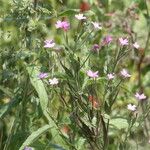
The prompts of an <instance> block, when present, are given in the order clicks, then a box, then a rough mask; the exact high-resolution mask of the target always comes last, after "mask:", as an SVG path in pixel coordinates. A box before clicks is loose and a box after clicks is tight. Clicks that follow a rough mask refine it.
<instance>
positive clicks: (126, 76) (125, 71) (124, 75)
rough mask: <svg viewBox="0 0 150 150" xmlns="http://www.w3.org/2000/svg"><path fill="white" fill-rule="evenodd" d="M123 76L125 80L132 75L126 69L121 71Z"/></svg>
mask: <svg viewBox="0 0 150 150" xmlns="http://www.w3.org/2000/svg"><path fill="white" fill-rule="evenodd" d="M120 73H121V75H122V76H123V77H124V78H130V77H131V75H130V74H129V73H128V71H127V70H126V69H122V70H121V71H120Z"/></svg>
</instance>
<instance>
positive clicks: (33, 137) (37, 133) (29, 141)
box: [19, 125, 51, 150]
mask: <svg viewBox="0 0 150 150" xmlns="http://www.w3.org/2000/svg"><path fill="white" fill-rule="evenodd" d="M50 128H51V126H50V125H45V126H43V127H41V128H39V129H38V130H37V131H35V132H33V133H32V134H31V135H30V136H29V137H28V138H27V139H26V140H25V142H24V143H23V144H22V146H21V147H20V148H19V150H23V149H24V148H25V147H26V146H28V145H30V144H32V143H33V142H34V141H35V140H36V139H37V138H38V137H40V135H42V134H43V133H44V132H46V131H47V130H49V129H50Z"/></svg>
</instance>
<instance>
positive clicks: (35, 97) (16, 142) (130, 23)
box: [0, 0, 150, 150]
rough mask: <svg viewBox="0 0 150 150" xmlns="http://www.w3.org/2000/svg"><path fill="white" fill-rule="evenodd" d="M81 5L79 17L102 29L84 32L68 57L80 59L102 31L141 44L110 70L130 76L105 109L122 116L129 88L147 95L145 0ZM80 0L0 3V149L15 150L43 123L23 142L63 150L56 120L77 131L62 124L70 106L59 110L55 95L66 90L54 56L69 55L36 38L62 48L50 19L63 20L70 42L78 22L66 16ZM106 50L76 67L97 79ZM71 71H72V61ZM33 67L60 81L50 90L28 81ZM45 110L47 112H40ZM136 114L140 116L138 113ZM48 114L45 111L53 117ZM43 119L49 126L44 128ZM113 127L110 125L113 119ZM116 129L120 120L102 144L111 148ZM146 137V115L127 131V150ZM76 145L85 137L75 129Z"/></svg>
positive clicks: (149, 61)
mask: <svg viewBox="0 0 150 150" xmlns="http://www.w3.org/2000/svg"><path fill="white" fill-rule="evenodd" d="M87 2H88V3H89V4H90V10H89V11H87V12H85V14H86V15H87V16H88V18H89V21H92V20H96V21H98V22H101V23H102V26H103V30H102V31H100V32H98V33H97V34H95V35H94V40H93V37H92V36H91V37H89V39H88V42H87V44H84V45H83V46H82V47H81V48H78V51H77V52H76V56H78V57H80V56H83V57H81V62H82V61H83V60H84V59H85V58H86V57H87V55H88V49H90V48H91V47H92V45H93V44H94V43H99V42H101V41H102V39H103V37H104V36H105V35H107V34H111V35H113V37H114V39H115V40H116V39H117V38H118V37H120V36H127V37H130V38H131V41H138V43H139V44H140V46H141V49H140V53H137V52H133V53H130V55H129V57H126V58H125V59H124V60H123V61H121V63H120V64H119V65H118V69H117V70H119V69H121V68H122V67H127V68H129V70H130V72H132V78H131V79H130V80H129V82H127V83H125V86H124V87H125V89H126V92H125V91H124V92H123V93H120V95H119V97H118V99H117V102H116V104H115V105H114V107H113V111H112V114H111V117H112V118H113V117H114V116H117V114H118V113H119V114H120V116H123V115H125V114H127V112H126V110H125V108H126V105H127V104H128V103H136V101H135V100H134V98H132V96H131V95H132V94H131V93H134V92H136V89H137V88H138V89H140V90H142V91H144V92H145V94H146V95H147V96H150V80H149V77H150V69H149V68H150V52H149V46H150V42H149V43H148V42H147V41H148V40H149V37H150V16H149V12H148V11H149V10H150V1H149V0H147V1H146V2H147V5H146V3H145V0H119V1H118V0H88V1H87ZM80 5H81V1H80V0H64V1H63V0H1V1H0V104H1V105H0V117H1V120H0V143H1V149H5V150H7V149H10V150H17V149H19V148H20V147H21V145H22V144H23V142H24V141H25V139H26V138H27V137H28V136H29V135H31V133H34V131H36V130H38V129H41V127H44V128H42V129H41V130H40V131H39V132H38V134H39V137H40V138H37V137H38V135H37V133H36V135H35V137H36V138H34V140H33V141H34V142H33V143H32V145H31V146H33V147H34V148H35V149H38V150H39V149H41V150H43V149H63V148H62V147H64V148H65V149H71V148H70V147H72V146H71V145H69V144H66V142H64V140H62V139H67V138H66V137H65V136H67V135H65V136H64V135H63V136H62V135H61V136H59V135H58V133H57V130H58V129H61V127H63V125H64V124H68V125H70V128H71V129H73V128H74V131H73V132H76V130H78V129H76V128H75V127H74V125H73V124H71V123H70V118H69V115H68V114H69V112H70V109H69V110H68V109H67V108H66V107H64V106H63V103H62V102H61V101H60V99H61V98H60V96H64V97H65V98H66V99H69V96H68V95H69V94H68V92H66V91H67V81H66V74H65V71H64V68H63V67H62V66H61V65H60V62H59V58H58V57H57V56H58V55H57V53H59V54H60V56H61V57H62V58H63V60H65V61H66V63H67V60H69V57H67V53H65V52H64V51H62V52H55V51H50V50H45V49H44V48H43V45H44V44H43V42H44V40H45V39H48V38H52V39H54V40H55V41H56V43H57V45H58V50H60V49H61V50H64V49H66V45H65V44H64V43H65V42H66V41H65V39H64V35H63V34H62V33H61V31H57V30H56V29H55V22H56V21H57V20H58V19H61V18H66V19H67V20H69V21H70V23H71V30H70V31H69V33H68V39H69V41H70V45H74V41H73V38H72V37H74V35H75V34H76V27H77V25H78V23H77V21H76V20H75V19H74V15H75V14H76V13H78V12H79V11H80ZM71 48H73V46H72V47H71ZM111 49H115V46H112V47H111ZM143 51H144V52H143ZM143 53H144V55H143ZM110 55H111V51H110V54H108V55H106V54H102V55H101V56H97V55H95V54H92V56H91V63H90V64H87V66H85V67H84V70H86V69H87V68H89V67H91V68H96V69H97V70H100V72H102V76H103V75H104V74H105V71H104V70H103V68H105V59H108V57H109V56H110ZM143 56H144V57H143ZM73 64H76V63H73ZM68 67H69V64H68ZM74 68H76V66H75V65H74ZM69 69H71V67H70V68H69ZM39 71H42V72H49V76H50V77H53V76H56V77H58V78H59V79H61V83H60V85H59V87H56V89H53V88H52V87H49V86H45V84H43V82H42V81H37V80H35V77H36V76H37V74H38V73H39ZM81 74H83V73H81ZM83 76H84V75H83ZM32 77H33V78H32ZM45 82H46V81H45ZM70 82H71V80H70ZM72 82H73V81H72ZM63 85H66V86H63ZM100 86H101V85H100ZM45 100H46V101H45ZM39 102H40V103H41V105H39ZM145 105H148V102H145ZM47 109H48V110H49V113H47ZM141 109H142V107H141ZM60 110H61V111H60ZM140 112H141V113H142V110H140ZM49 116H53V118H51V117H49ZM48 122H50V125H51V126H46V124H48ZM114 124H118V122H117V123H114ZM52 126H55V128H54V127H52ZM120 126H124V124H123V123H122V122H121V123H120V125H116V127H117V128H118V129H119V130H117V131H116V130H113V129H112V133H110V136H111V137H112V138H111V140H112V141H111V140H110V147H109V149H117V147H116V145H117V144H116V145H115V143H117V142H118V141H117V140H120V137H121V136H123V135H122V132H125V131H124V130H125V129H124V127H120ZM51 128H52V129H51ZM49 129H51V130H49ZM43 130H45V131H47V130H48V132H46V133H45V134H43V132H44V131H43ZM41 131H42V133H41V134H40V132H41ZM40 135H41V136H40ZM32 137H33V136H32ZM32 137H31V139H29V141H28V142H29V143H30V141H32ZM62 137H63V138H62ZM113 137H115V140H113ZM35 139H36V140H35ZM132 139H134V140H132ZM148 139H149V116H148V118H147V120H146V122H145V123H144V124H141V125H139V126H137V130H136V134H134V133H133V134H131V137H130V141H129V145H131V147H132V145H133V147H132V149H135V143H134V142H135V141H136V142H137V143H139V149H149V144H148ZM29 143H27V145H28V144H29ZM84 143H86V142H85V138H84V137H82V136H81V135H80V134H79V135H77V139H75V141H74V143H73V144H74V145H75V147H76V148H77V149H86V148H87V147H86V146H85V145H84ZM29 145H30V144H29ZM68 145H69V146H68Z"/></svg>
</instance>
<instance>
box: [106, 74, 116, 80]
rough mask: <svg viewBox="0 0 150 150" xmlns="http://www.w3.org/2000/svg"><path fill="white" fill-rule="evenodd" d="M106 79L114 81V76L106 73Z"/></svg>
mask: <svg viewBox="0 0 150 150" xmlns="http://www.w3.org/2000/svg"><path fill="white" fill-rule="evenodd" d="M107 77H108V79H109V80H111V79H114V77H115V74H114V73H108V74H107Z"/></svg>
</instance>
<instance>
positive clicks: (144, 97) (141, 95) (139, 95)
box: [135, 92, 146, 100]
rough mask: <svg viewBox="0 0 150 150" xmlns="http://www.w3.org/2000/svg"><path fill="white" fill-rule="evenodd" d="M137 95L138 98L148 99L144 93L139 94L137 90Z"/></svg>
mask: <svg viewBox="0 0 150 150" xmlns="http://www.w3.org/2000/svg"><path fill="white" fill-rule="evenodd" d="M135 97H136V98H137V99H138V100H144V99H146V96H145V95H144V93H142V94H139V93H138V92H136V94H135Z"/></svg>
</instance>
